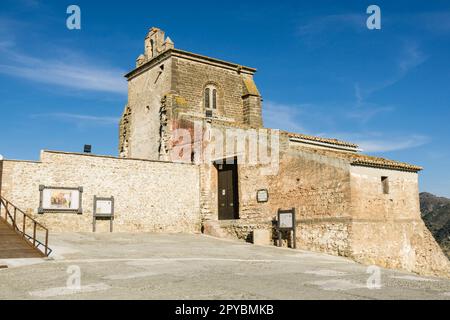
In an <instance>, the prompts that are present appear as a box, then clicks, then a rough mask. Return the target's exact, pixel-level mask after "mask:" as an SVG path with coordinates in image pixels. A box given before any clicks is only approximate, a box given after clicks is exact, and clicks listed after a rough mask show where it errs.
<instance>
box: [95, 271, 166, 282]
mask: <svg viewBox="0 0 450 320" xmlns="http://www.w3.org/2000/svg"><path fill="white" fill-rule="evenodd" d="M155 275H158V273H156V272H138V273H128V274H126V273H123V274H113V275H110V276H106V277H103V279H105V280H128V279H136V278H145V277H151V276H155Z"/></svg>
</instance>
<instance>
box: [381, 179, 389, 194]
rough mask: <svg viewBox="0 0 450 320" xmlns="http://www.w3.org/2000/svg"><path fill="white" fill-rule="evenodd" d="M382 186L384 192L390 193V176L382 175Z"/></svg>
mask: <svg viewBox="0 0 450 320" xmlns="http://www.w3.org/2000/svg"><path fill="white" fill-rule="evenodd" d="M381 187H382V189H383V193H384V194H389V177H381Z"/></svg>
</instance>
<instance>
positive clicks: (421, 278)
mask: <svg viewBox="0 0 450 320" xmlns="http://www.w3.org/2000/svg"><path fill="white" fill-rule="evenodd" d="M391 278H394V279H401V280H410V281H437V280H436V279H429V278H423V277H417V276H392V277H391Z"/></svg>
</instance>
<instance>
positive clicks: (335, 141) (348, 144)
mask: <svg viewBox="0 0 450 320" xmlns="http://www.w3.org/2000/svg"><path fill="white" fill-rule="evenodd" d="M287 135H288V136H289V138H294V139H303V140H310V141H315V142H320V143H328V144H333V145H337V146H343V147H349V148H355V149H356V148H358V145H357V144H354V143H351V142H346V141H342V140H338V139H330V138H323V137H316V136H309V135H306V134H300V133H291V132H287Z"/></svg>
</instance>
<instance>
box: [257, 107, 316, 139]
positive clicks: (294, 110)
mask: <svg viewBox="0 0 450 320" xmlns="http://www.w3.org/2000/svg"><path fill="white" fill-rule="evenodd" d="M305 107H306V106H305V105H288V104H282V103H277V102H274V101H264V108H263V116H264V122H265V123H264V124H265V126H266V127H269V128H274V129H282V130H288V131H294V132H303V133H306V132H307V130H306V129H305V128H304V127H303V126H302V124H301V123H300V121H299V120H298V119H299V117H300V116H301V114H302V113H303V111H304V108H305Z"/></svg>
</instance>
